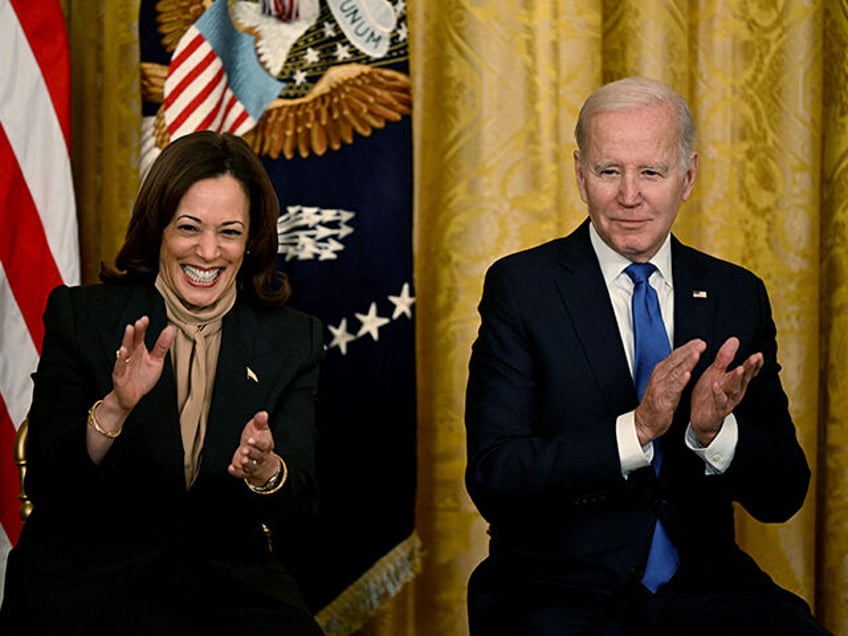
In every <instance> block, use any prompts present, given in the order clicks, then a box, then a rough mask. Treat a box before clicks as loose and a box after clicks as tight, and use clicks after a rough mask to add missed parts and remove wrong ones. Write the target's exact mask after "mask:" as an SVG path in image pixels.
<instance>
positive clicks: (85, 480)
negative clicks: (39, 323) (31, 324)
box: [4, 284, 323, 621]
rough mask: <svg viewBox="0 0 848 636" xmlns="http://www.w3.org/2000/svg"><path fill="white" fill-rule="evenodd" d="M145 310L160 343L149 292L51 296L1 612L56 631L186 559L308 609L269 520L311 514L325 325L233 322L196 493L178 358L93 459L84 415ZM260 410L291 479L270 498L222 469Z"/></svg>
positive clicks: (251, 315) (265, 316) (287, 320)
mask: <svg viewBox="0 0 848 636" xmlns="http://www.w3.org/2000/svg"><path fill="white" fill-rule="evenodd" d="M145 314H146V315H148V316H150V326H149V328H148V331H147V345H148V347H152V345H153V343H154V342H155V340H156V338H157V337H158V335H159V333H160V332H161V330H162V329H163V328H164V327H165V326H166V325H167V317H166V313H165V305H164V301H163V300H162V297H161V296H160V295H159V293H158V292H157V291H156V290H155V288H154V287H153V285H152V284H133V285H114V284H109V285H94V286H90V287H77V288H67V287H59V288H57V289H56V290H54V291H53V292H52V294H51V295H50V298H49V300H48V304H47V310H46V312H45V316H44V323H45V338H44V346H43V351H42V356H41V359H40V362H39V366H38V370H37V372H36V373H35V374H34V375H33V379H34V383H35V385H34V394H33V402H32V407H31V410H30V413H29V438H28V444H27V460H28V469H27V476H26V490H27V493H28V494H29V496H30V498H31V499H32V502H33V504H34V509H33V512H32V515H31V516H30V518H29V520H28V521H27V523H26V525H25V527H24V530H23V533H22V535H21V537H20V541H19V542H18V545H17V546H16V547H15V548H14V549H13V551H12V553H11V555H10V558H9V563H8V569H7V580H6V593H5V599H4V606H5V607H4V612H10V613H11V614H15V611H16V610H20V609H26V610H29V612H30V615H36V616H37V615H43V613H52V614H53V615H54V616H55V620H56V621H60V620H62V617H63V616H64V617H68V616H71V615H72V614H73V613H74V612H78V611H79V607H80V606H82V607H90V606H97V605H98V604H101V603H108V602H109V599H110V598H112V597H113V596H114V595H118V594H120V593H121V592H122V590H123V589H124V588H125V587H126V586H128V585H131V584H132V582H133V580H134V579H135V578H136V577H139V576H148V577H149V576H150V575H151V572H153V573H155V572H158V571H162V572H167V571H168V564H170V563H173V562H174V561H175V560H179V559H183V560H185V559H188V560H192V562H193V563H195V564H196V565H197V567H200V568H202V570H203V571H205V572H208V575H209V576H210V577H213V578H214V577H221V580H222V581H226V582H227V584H232V585H235V586H243V587H245V588H248V589H250V590H252V591H254V592H256V593H259V594H263V595H269V596H271V597H274V598H276V599H279V600H281V601H285V602H287V603H290V604H292V605H294V606H297V607H305V606H304V605H303V602H302V600H301V599H300V595H299V592H298V590H297V587H296V585H295V584H294V582H293V581H292V579H291V577H290V576H289V575H288V573H287V572H286V571H285V569H284V568H283V567H282V566H281V564H280V562H279V560H278V559H276V558H274V557H273V556H272V555H271V554H270V552H269V547H268V543H267V541H266V538H265V536H264V534H263V530H262V527H261V524H265V525H266V526H268V527H269V528H271V529H272V530H273V529H275V528H276V527H278V526H279V524H281V523H295V522H296V521H297V519H298V518H299V517H301V516H303V515H305V514H309V513H311V512H312V510H313V508H314V506H315V505H316V497H317V488H316V480H315V475H314V443H315V439H314V428H313V422H314V412H315V405H316V383H317V374H318V365H319V361H320V358H321V357H322V355H323V336H322V327H321V325H320V323H319V321H318V320H317V319H315V318H312V317H309V316H306V315H304V314H300V313H298V312H296V311H294V310H292V309H289V308H274V309H264V308H257V307H254V306H251V305H250V304H248V303H247V302H244V301H243V300H241V299H239V300H237V302H236V304H235V305H234V307H233V308H232V310H231V311H230V312H229V313H228V314H227V315H226V316H225V317H224V321H223V332H222V338H221V349H220V355H219V359H218V366H217V372H216V377H215V385H214V392H213V398H212V402H211V406H210V412H209V418H208V430H207V433H206V438H205V442H204V448H203V457H202V463H201V466H200V471H199V475H198V477H197V479H196V481H195V483H194V484H193V485H192V487H191V489H190V490H188V491H187V490H186V486H185V481H184V477H183V469H182V464H183V449H182V442H181V437H180V425H179V414H178V411H177V398H176V388H175V381H174V375H173V368H172V365H171V361H170V356H168V358H167V359H166V361H165V367H164V371H163V373H162V377H161V378H160V380H159V382H158V383H157V385H156V386H155V387H154V388H153V389H152V390H151V391H150V393H149V394H147V395H146V396H145V397H144V398H142V400H141V401H140V402H139V403H138V405H137V406H136V407H135V409H133V411H132V412H131V413H130V415H129V417H128V419H127V421H126V423H125V424H124V428H123V433H122V434H121V435H120V436H119V437H118V438H117V439H116V440H115V442H114V444H113V446H112V447H111V449H110V450H109V452H108V453H107V455H106V456H105V457H104V459H103V461H102V462H101V463H100V465H95V464H93V463H92V462H91V460H90V458H89V456H88V454H87V452H86V447H85V433H86V417H87V410H88V408H89V407H90V406H91V405H92V404H93V403H94V401H95V400H97V399H99V398H101V397H103V396H104V395H105V394H106V393H108V392H109V391H110V390H111V389H112V379H111V374H112V368H113V365H114V361H115V351H116V349H117V348H118V347H119V345H120V342H121V338H122V335H123V331H124V327H125V326H126V325H127V324H128V323H130V322H133V321H135V320H136V319H138V318H139V317H141V316H142V315H145ZM261 409H265V410H267V411H268V412H269V414H270V422H269V423H270V427H271V429H272V431H273V435H274V441H275V445H276V451H277V452H278V453H279V454H280V455H281V456H282V457H283V458H284V459H285V461H286V463H287V466H288V471H289V475H288V481H287V482H286V484H285V485H284V486H283V488H282V489H281V490H280V491H279V492H278V493H275V494H272V495H266V496H262V495H257V494H253V493H251V492H250V491H249V490H248V489H247V487H246V486H245V484H244V483H243V482H242V481H241V480H239V479H235V478H233V477H231V476H230V475H229V474H228V473H227V465H228V464H229V463H230V460H231V458H232V456H233V453H234V452H235V450H236V448H237V447H238V445H239V438H240V435H241V431H242V429H243V427H244V425H245V424H246V423H247V421H248V420H249V419H250V418H251V417H252V416H253V415H254V414H255V413H256V411H259V410H261ZM275 549H276V550H281V551H282V550H284V549H285V546H282V545H279V546H275ZM154 576H155V574H154Z"/></svg>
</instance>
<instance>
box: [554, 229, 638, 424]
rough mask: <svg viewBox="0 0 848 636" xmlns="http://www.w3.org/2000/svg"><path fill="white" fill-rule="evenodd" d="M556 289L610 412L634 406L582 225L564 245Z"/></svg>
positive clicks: (595, 262) (609, 305) (600, 276)
mask: <svg viewBox="0 0 848 636" xmlns="http://www.w3.org/2000/svg"><path fill="white" fill-rule="evenodd" d="M559 264H560V265H561V275H560V276H559V278H558V280H557V287H558V289H559V292H560V296H561V298H562V302H563V303H564V304H565V309H566V312H567V314H568V316H569V318H570V319H571V322H572V324H573V325H574V329H575V331H576V333H577V337H578V339H579V341H580V345H581V346H582V348H583V351H584V352H585V354H586V357H587V359H588V361H589V365H590V367H591V368H592V373H593V375H594V376H595V380H596V381H597V383H598V386H599V387H600V392H601V394H602V395H603V396H604V397H605V399H606V400H607V404H608V408H609V411H610V413H612V414H619V413H623V412H625V411H627V410H629V409H632V408H633V407H634V406H635V405H636V390H635V389H634V387H633V380H632V377H631V375H630V368H629V367H628V365H627V357H626V356H625V354H624V346H623V344H622V342H621V335H620V332H619V329H618V323H617V322H616V319H615V313H614V312H613V308H612V303H611V302H610V297H609V292H608V291H607V287H606V284H605V283H604V278H603V274H602V272H601V268H600V265H599V264H598V258H597V256H596V255H595V252H594V250H593V249H592V244H591V242H590V240H589V223H588V221H586V222H585V223H583V224H582V225H581V226H580V227H579V228H578V229H577V230H575V231H574V232H573V233H572V234H571V235H569V236H567V237H566V238H565V239H564V240H563V247H562V249H561V251H560V256H559Z"/></svg>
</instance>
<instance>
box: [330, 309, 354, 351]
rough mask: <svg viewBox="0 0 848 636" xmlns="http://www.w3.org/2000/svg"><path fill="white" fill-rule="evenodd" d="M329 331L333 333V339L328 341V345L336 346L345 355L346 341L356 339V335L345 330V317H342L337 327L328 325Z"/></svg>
mask: <svg viewBox="0 0 848 636" xmlns="http://www.w3.org/2000/svg"><path fill="white" fill-rule="evenodd" d="M328 328H329V329H330V333H332V334H333V340H332V342H330V347H338V348H339V349H340V350H341V352H342V355H347V343H348V342H350V341H351V340H356V336H354V335H353V334H352V333H350V332H349V331H348V330H347V318H342V321H341V322H340V323H339V326H338V327H333V326H332V325H328Z"/></svg>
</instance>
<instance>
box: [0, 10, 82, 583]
mask: <svg viewBox="0 0 848 636" xmlns="http://www.w3.org/2000/svg"><path fill="white" fill-rule="evenodd" d="M69 145H70V73H69V58H68V42H67V35H66V30H65V19H64V16H63V15H62V10H61V7H60V6H59V3H58V2H56V1H53V0H39V1H38V2H31V1H30V0H0V219H2V227H3V230H2V232H0V596H2V584H3V578H4V575H5V567H6V556H7V554H8V552H9V550H10V549H11V547H12V545H14V543H15V542H16V541H17V538H18V535H19V534H20V531H21V521H20V518H19V516H18V500H17V495H18V475H17V470H16V466H15V463H14V461H13V448H14V440H15V434H16V432H17V429H18V428H19V427H20V425H21V422H23V420H24V419H25V417H26V414H27V410H28V409H29V404H30V399H31V397H32V383H31V381H30V373H32V371H34V370H35V367H36V364H37V362H38V356H39V354H40V353H41V339H42V335H43V325H42V322H41V314H42V312H43V310H44V305H45V302H46V300H47V294H48V293H49V292H50V290H51V289H52V288H53V287H55V286H56V285H59V284H61V283H63V282H64V283H67V284H76V283H78V282H79V277H80V271H79V247H78V235H77V220H76V207H75V204H74V192H73V183H72V181H71V163H70V155H69Z"/></svg>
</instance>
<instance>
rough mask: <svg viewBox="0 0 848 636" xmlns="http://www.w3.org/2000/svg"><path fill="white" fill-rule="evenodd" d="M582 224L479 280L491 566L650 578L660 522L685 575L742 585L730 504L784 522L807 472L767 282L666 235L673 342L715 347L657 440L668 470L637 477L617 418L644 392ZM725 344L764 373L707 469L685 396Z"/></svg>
mask: <svg viewBox="0 0 848 636" xmlns="http://www.w3.org/2000/svg"><path fill="white" fill-rule="evenodd" d="M588 228H589V226H588V221H587V222H586V223H584V224H582V225H581V226H580V227H579V228H578V229H577V230H576V231H574V232H573V233H572V234H571V235H569V236H567V237H565V238H562V239H558V240H554V241H552V242H549V243H547V244H544V245H541V246H539V247H536V248H533V249H530V250H527V251H524V252H521V253H518V254H514V255H511V256H508V257H505V258H503V259H501V260H500V261H498V262H497V263H495V264H494V265H493V266H492V267H491V268H490V270H489V272H488V273H487V276H486V281H485V286H484V291H483V297H482V301H481V303H480V308H479V309H480V315H481V317H482V324H481V326H480V331H479V335H478V338H477V340H476V342H475V343H474V346H473V351H472V356H471V362H470V374H469V381H468V390H467V396H466V397H467V399H466V428H467V435H468V440H467V441H468V467H467V473H466V483H467V487H468V491H469V493H470V494H471V497H472V499H473V500H474V502H475V503H476V505H477V507H478V509H479V510H480V512H481V513H482V515H483V516H484V517H485V518H486V520H487V521H489V523H490V533H491V542H490V554H491V558H490V563H488V564H487V567H488V568H489V570H487V571H489V572H491V573H493V576H494V577H499V576H504V577H507V576H508V577H510V579H511V581H512V582H513V583H514V588H515V589H519V590H521V589H524V590H531V589H536V588H539V587H542V588H544V587H546V586H553V587H557V586H563V587H568V588H579V589H584V590H597V591H601V592H608V591H611V590H614V589H616V588H618V587H620V586H622V585H625V584H628V583H631V582H634V581H638V580H639V579H640V578H641V574H642V571H643V567H644V563H645V559H646V556H647V552H648V546H649V543H650V539H651V533H652V531H653V527H654V524H655V520H656V518H657V515H659V516H660V517H661V518H662V520H663V523H664V525H665V527H666V529H667V531H668V533H669V535H670V536H671V537H672V539H673V540H674V541H675V543H676V544H677V546H678V548H679V550H680V555H681V572H689V573H691V574H692V576H693V577H694V578H695V579H697V580H699V581H701V582H703V583H706V584H709V583H710V582H711V581H716V582H717V581H719V580H727V579H728V578H730V577H733V576H739V575H741V574H742V572H743V571H745V569H746V568H748V567H749V564H750V561H749V559H748V558H747V557H746V556H745V555H743V554H742V553H741V551H740V550H739V549H738V548H737V547H736V544H735V540H734V521H733V505H732V504H733V502H738V503H739V504H741V505H742V506H743V507H744V508H745V509H746V510H748V511H749V512H750V513H751V514H752V515H753V516H754V517H756V518H757V519H759V520H762V521H783V520H786V519H788V518H789V517H791V516H792V515H793V514H794V513H795V512H796V511H797V510H798V508H799V507H800V506H801V504H802V502H803V500H804V497H805V494H806V490H807V485H808V481H809V476H810V473H809V469H808V467H807V462H806V459H805V457H804V454H803V452H802V450H801V448H800V446H799V445H798V442H797V440H796V435H795V429H794V426H793V423H792V420H791V417H790V415H789V411H788V403H787V398H786V395H785V394H784V391H783V389H782V388H781V383H780V379H779V375H778V374H779V370H780V367H779V365H778V362H777V344H776V340H775V325H774V323H773V321H772V316H771V310H770V306H769V301H768V297H767V294H766V290H765V287H764V285H763V283H762V281H760V280H759V279H758V278H756V277H755V276H754V275H753V274H751V273H750V272H748V271H746V270H744V269H742V268H740V267H738V266H735V265H732V264H730V263H727V262H723V261H720V260H717V259H715V258H712V257H710V256H708V255H706V254H703V253H701V252H698V251H696V250H694V249H691V248H689V247H686V246H684V245H682V244H681V243H680V242H679V241H677V240H676V239H674V238H672V246H671V249H672V268H673V275H674V324H675V334H674V340H675V342H674V346H675V347H676V346H679V345H682V344H683V343H685V342H687V341H688V340H690V339H692V338H702V339H703V340H705V341H706V343H707V350H706V351H705V352H704V354H703V355H702V356H701V359H700V362H699V364H698V366H697V367H696V368H695V370H694V373H693V375H692V379H691V380H690V382H689V385H688V388H687V390H686V392H685V393H684V395H683V398H682V400H681V402H680V405H679V408H678V409H677V412H676V414H675V420H674V423H673V425H672V427H671V428H670V430H669V431H668V432H667V433H666V435H665V436H664V437H663V442H662V443H663V457H664V459H663V469H662V473H661V475H660V477H659V478H657V477H656V476H655V475H654V473H653V470H652V469H651V468H644V469H641V470H638V471H635V472H633V473H631V474H630V476H629V478H628V479H626V480H625V479H624V478H623V477H622V475H621V466H620V461H619V456H618V447H617V444H616V436H615V420H616V418H617V417H618V416H619V415H621V414H623V413H625V412H628V411H630V410H632V409H634V408H635V407H636V405H637V397H636V392H635V389H634V387H633V381H632V378H631V374H630V371H629V368H628V365H627V360H626V357H625V354H624V348H623V345H622V343H621V337H620V335H619V330H618V327H617V324H616V319H615V315H614V313H613V309H612V304H611V302H610V298H609V294H608V291H607V289H606V286H605V283H604V280H603V276H602V273H601V269H600V266H599V264H598V261H597V257H596V255H595V253H594V251H593V249H592V246H591V243H590V240H589V231H588ZM730 336H737V337H738V338H739V339H740V342H741V345H740V348H739V352H738V354H737V359H736V360H735V361H734V363H733V365H734V366H735V365H736V364H738V363H739V362H741V361H742V360H744V359H745V358H746V357H747V356H749V355H750V354H751V353H754V352H757V351H760V352H762V353H763V355H764V357H765V364H764V366H763V369H762V371H761V372H760V374H759V375H758V376H757V377H756V378H755V379H754V380H753V381H752V382H751V384H750V386H749V388H748V391H747V393H746V396H745V398H744V400H743V401H742V403H741V404H740V405H739V406H738V408H737V409H736V410H735V411H734V413H735V415H736V418H737V420H738V422H739V441H738V445H737V448H736V454H735V457H734V459H733V462H732V464H731V466H730V468H729V469H728V470H727V471H726V472H725V473H724V474H722V475H710V476H707V475H705V470H704V468H705V467H704V462H703V461H702V460H701V459H700V458H698V457H697V456H696V455H695V454H694V453H692V452H691V451H690V450H689V449H688V448H686V446H685V442H684V433H685V429H686V425H687V423H688V416H689V398H690V394H691V387H693V386H694V384H695V382H696V381H697V379H698V377H699V376H700V375H701V373H702V372H703V370H704V368H705V367H706V366H707V365H708V364H709V363H710V362H712V361H713V360H714V358H715V354H716V351H717V350H718V348H719V347H720V346H721V344H722V343H723V342H724V341H725V340H726V339H727V338H728V337H730Z"/></svg>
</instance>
